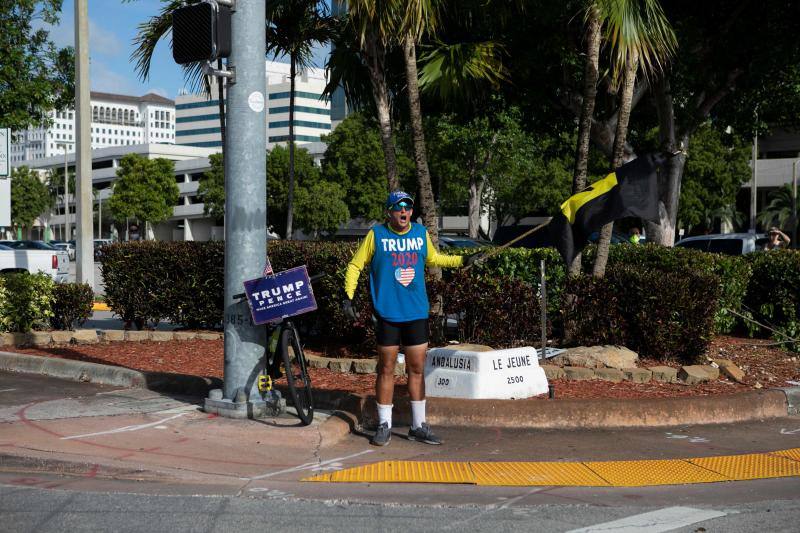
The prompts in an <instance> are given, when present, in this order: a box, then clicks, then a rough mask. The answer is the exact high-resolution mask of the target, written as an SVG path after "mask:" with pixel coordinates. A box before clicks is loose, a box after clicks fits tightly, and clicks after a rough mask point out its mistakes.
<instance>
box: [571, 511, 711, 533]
mask: <svg viewBox="0 0 800 533" xmlns="http://www.w3.org/2000/svg"><path fill="white" fill-rule="evenodd" d="M726 514H727V513H723V512H722V511H714V510H713V509H695V508H693V507H665V508H664V509H659V510H658V511H651V512H649V513H642V514H637V515H633V516H629V517H627V518H621V519H619V520H614V521H613V522H605V523H603V524H595V525H593V526H589V527H582V528H580V529H573V530H571V531H567V533H589V532H595V531H613V532H614V533H645V532H646V533H660V532H662V531H672V530H673V529H678V528H681V527H686V526H690V525H692V524H696V523H697V522H703V521H705V520H711V519H712V518H719V517H721V516H725V515H726Z"/></svg>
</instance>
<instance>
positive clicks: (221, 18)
mask: <svg viewBox="0 0 800 533" xmlns="http://www.w3.org/2000/svg"><path fill="white" fill-rule="evenodd" d="M230 53H231V10H230V8H228V7H226V6H221V5H219V4H217V3H216V2H212V1H206V2H199V3H197V4H189V5H187V6H184V7H180V8H178V9H176V10H175V11H174V12H173V14H172V58H173V59H174V60H175V62H176V63H178V64H180V65H183V64H186V63H194V62H197V61H212V60H214V59H219V58H222V57H228V56H229V55H230Z"/></svg>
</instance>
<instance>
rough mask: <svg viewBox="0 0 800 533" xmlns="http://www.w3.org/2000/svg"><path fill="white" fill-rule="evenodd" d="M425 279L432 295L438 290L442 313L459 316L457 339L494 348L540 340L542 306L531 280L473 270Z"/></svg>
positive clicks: (534, 342) (532, 342)
mask: <svg viewBox="0 0 800 533" xmlns="http://www.w3.org/2000/svg"><path fill="white" fill-rule="evenodd" d="M428 283H429V293H430V295H431V299H433V297H434V295H435V294H440V295H441V296H442V305H443V308H444V312H445V314H446V315H448V316H449V315H455V316H457V317H458V330H457V331H458V340H459V341H460V342H469V343H478V344H488V345H490V346H493V347H496V348H509V347H513V346H522V345H527V344H538V343H539V341H540V339H541V319H540V312H541V311H540V310H541V308H540V306H539V297H538V295H537V291H536V289H535V288H534V287H533V286H532V285H531V284H530V283H527V282H525V281H522V280H521V279H518V278H517V279H515V278H510V277H504V276H496V275H494V274H493V273H485V272H483V273H482V272H478V271H474V270H473V271H463V270H460V271H453V272H452V273H451V275H450V276H448V279H444V280H442V281H439V282H435V281H429V282H428Z"/></svg>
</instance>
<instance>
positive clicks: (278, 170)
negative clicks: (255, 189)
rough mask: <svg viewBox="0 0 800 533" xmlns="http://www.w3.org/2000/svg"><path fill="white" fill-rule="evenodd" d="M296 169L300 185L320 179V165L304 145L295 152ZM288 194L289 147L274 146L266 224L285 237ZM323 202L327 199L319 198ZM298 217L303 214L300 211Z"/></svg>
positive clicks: (269, 164) (269, 160)
mask: <svg viewBox="0 0 800 533" xmlns="http://www.w3.org/2000/svg"><path fill="white" fill-rule="evenodd" d="M294 172H295V179H296V181H297V183H296V186H297V188H298V189H299V188H301V187H309V186H311V185H312V184H314V183H316V182H317V181H318V180H319V167H317V166H315V165H314V158H313V157H312V156H311V155H310V154H309V153H308V150H306V149H305V148H296V149H295V151H294ZM288 197H289V149H288V148H287V147H285V146H281V145H278V146H275V147H274V148H273V149H272V150H270V151H269V153H268V154H267V227H268V228H269V230H270V231H272V232H273V233H277V234H278V235H280V236H281V237H286V210H287V200H288ZM320 203H324V199H320ZM298 216H301V215H300V214H299V213H298Z"/></svg>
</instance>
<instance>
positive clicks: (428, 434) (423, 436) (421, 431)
mask: <svg viewBox="0 0 800 533" xmlns="http://www.w3.org/2000/svg"><path fill="white" fill-rule="evenodd" d="M408 440H415V441H418V442H424V443H425V444H441V443H442V439H440V438H439V437H437V436H436V435H434V434H433V431H431V427H430V426H429V425H428V424H426V423H425V422H423V423H422V425H421V426H420V427H418V428H417V429H409V430H408Z"/></svg>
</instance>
